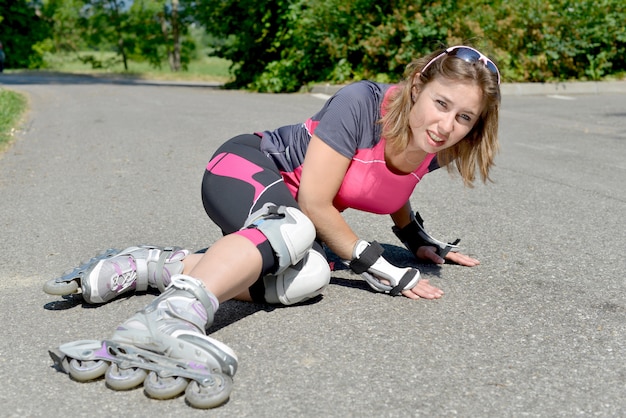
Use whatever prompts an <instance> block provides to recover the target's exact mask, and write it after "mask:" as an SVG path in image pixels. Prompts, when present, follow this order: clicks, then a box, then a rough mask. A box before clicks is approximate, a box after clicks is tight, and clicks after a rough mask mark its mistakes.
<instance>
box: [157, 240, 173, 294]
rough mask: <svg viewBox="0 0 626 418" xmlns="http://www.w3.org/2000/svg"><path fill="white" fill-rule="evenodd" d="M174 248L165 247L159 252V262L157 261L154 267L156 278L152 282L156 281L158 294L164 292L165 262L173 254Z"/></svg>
mask: <svg viewBox="0 0 626 418" xmlns="http://www.w3.org/2000/svg"><path fill="white" fill-rule="evenodd" d="M175 250H176V248H174V247H165V248H163V250H162V251H161V254H160V255H159V260H158V261H157V267H156V276H155V278H154V280H155V281H156V285H157V288H158V289H159V292H161V293H163V291H164V290H165V283H164V282H163V274H164V272H165V262H166V261H167V260H168V259H169V257H170V255H171V254H172V253H174V251H175Z"/></svg>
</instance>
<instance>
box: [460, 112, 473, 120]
mask: <svg viewBox="0 0 626 418" xmlns="http://www.w3.org/2000/svg"><path fill="white" fill-rule="evenodd" d="M459 117H460V118H461V119H463V120H464V121H465V122H471V121H472V118H471V117H470V116H469V115H466V114H465V113H463V114H461V115H459Z"/></svg>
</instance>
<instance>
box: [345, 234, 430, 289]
mask: <svg viewBox="0 0 626 418" xmlns="http://www.w3.org/2000/svg"><path fill="white" fill-rule="evenodd" d="M383 252H384V249H383V247H382V246H381V245H380V244H379V243H377V242H376V241H373V242H372V243H369V242H367V241H363V240H359V241H358V242H357V243H356V245H355V246H354V254H353V258H352V261H349V262H348V261H344V263H345V264H346V265H347V266H349V267H350V268H351V269H352V271H353V272H355V273H357V274H360V275H361V276H362V277H363V278H364V279H365V281H366V282H367V283H368V284H369V285H370V286H371V287H372V289H374V290H376V291H378V292H384V293H388V294H390V295H391V296H397V295H399V294H400V293H401V292H402V291H403V290H408V289H412V288H413V287H415V285H416V284H417V282H418V281H419V279H420V272H419V270H417V269H415V268H411V267H405V268H400V267H396V266H394V265H392V264H391V263H389V262H388V261H387V260H385V259H384V258H383V256H382V254H383ZM382 280H385V281H386V282H389V283H388V284H386V283H383V282H382Z"/></svg>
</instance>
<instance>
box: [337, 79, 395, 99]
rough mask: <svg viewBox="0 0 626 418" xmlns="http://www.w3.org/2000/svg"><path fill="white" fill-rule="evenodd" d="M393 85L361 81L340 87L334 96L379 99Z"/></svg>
mask: <svg viewBox="0 0 626 418" xmlns="http://www.w3.org/2000/svg"><path fill="white" fill-rule="evenodd" d="M393 86H394V85H393V84H386V83H377V82H375V81H370V80H361V81H356V82H354V83H351V84H348V85H346V86H345V87H342V88H341V89H340V90H339V91H338V92H337V93H336V94H341V95H355V96H358V95H361V96H366V97H368V96H369V97H381V96H384V94H385V93H386V92H387V90H389V89H390V88H391V87H393Z"/></svg>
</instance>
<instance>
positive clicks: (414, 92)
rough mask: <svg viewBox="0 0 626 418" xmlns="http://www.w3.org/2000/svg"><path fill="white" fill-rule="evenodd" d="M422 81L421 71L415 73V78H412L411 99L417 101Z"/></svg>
mask: <svg viewBox="0 0 626 418" xmlns="http://www.w3.org/2000/svg"><path fill="white" fill-rule="evenodd" d="M421 85H422V83H421V82H420V73H417V74H415V76H413V80H411V101H412V102H413V103H415V102H416V101H417V96H418V95H419V90H420V86H421Z"/></svg>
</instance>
